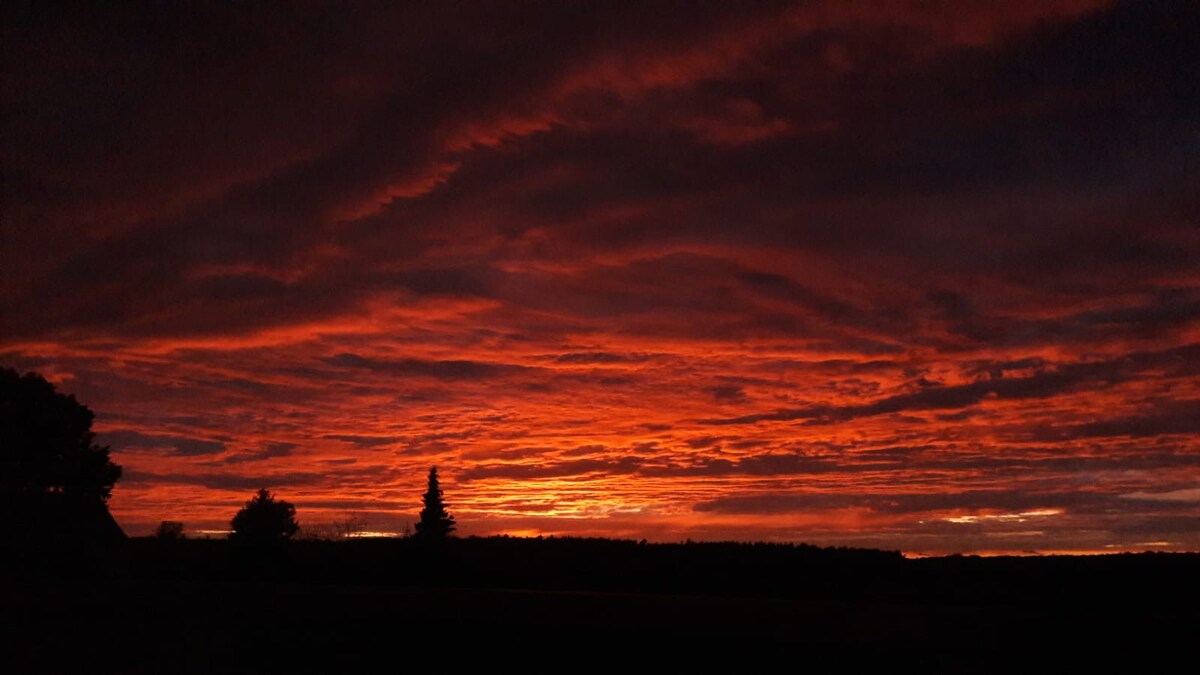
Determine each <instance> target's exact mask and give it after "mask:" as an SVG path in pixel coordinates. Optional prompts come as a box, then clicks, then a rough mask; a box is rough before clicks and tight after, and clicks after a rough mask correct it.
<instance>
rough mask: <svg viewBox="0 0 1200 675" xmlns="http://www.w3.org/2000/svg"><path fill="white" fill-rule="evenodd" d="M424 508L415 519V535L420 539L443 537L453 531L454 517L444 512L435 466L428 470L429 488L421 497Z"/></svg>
mask: <svg viewBox="0 0 1200 675" xmlns="http://www.w3.org/2000/svg"><path fill="white" fill-rule="evenodd" d="M422 500H424V502H425V508H423V509H421V519H420V520H419V521H417V536H418V537H420V538H422V539H444V538H446V537H448V536H450V533H451V532H453V531H454V518H451V517H450V514H449V513H447V512H446V504H445V503H443V502H442V488H441V486H440V485H438V475H437V467H436V466H435V467H433V468H431V469H430V470H429V488H428V489H427V490H425V495H424V496H423V497H422Z"/></svg>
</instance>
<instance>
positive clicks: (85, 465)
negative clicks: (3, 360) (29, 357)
mask: <svg viewBox="0 0 1200 675" xmlns="http://www.w3.org/2000/svg"><path fill="white" fill-rule="evenodd" d="M95 417H96V416H95V415H94V414H93V413H92V411H91V410H89V409H88V407H87V406H85V405H83V404H82V403H80V402H79V401H76V400H75V397H74V396H68V395H66V394H60V393H58V392H57V391H55V390H54V385H52V384H50V383H49V382H47V381H46V379H45V378H43V377H42V376H41V375H37V374H35V373H27V374H25V375H19V374H18V373H17V371H15V370H12V369H9V368H0V491H3V492H4V493H6V494H16V493H20V494H46V493H55V494H62V495H64V496H67V497H72V498H80V499H87V498H96V499H100V500H107V499H108V498H109V496H110V495H111V494H112V488H113V484H114V483H116V482H117V479H119V478H120V477H121V467H120V466H117V465H116V464H114V463H113V462H112V461H111V460H110V459H109V457H108V451H109V448H108V447H107V446H100V445H96V444H95V443H93V439H94V438H95V434H93V433H92V421H93V420H94V419H95Z"/></svg>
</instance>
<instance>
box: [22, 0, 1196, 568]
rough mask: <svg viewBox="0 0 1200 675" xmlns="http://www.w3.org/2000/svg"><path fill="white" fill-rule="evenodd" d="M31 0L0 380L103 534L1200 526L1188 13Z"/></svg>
mask: <svg viewBox="0 0 1200 675" xmlns="http://www.w3.org/2000/svg"><path fill="white" fill-rule="evenodd" d="M59 4H60V3H42V2H33V3H23V2H13V3H5V4H4V8H3V10H0V11H2V12H3V20H2V22H0V26H2V28H0V30H2V32H3V35H2V36H0V53H2V54H3V57H2V58H3V78H2V79H0V82H2V85H0V89H2V96H3V118H2V125H3V126H2V129H0V153H2V154H0V163H2V169H3V195H2V203H0V209H2V211H0V213H2V219H3V220H2V229H0V366H7V367H12V368H17V369H18V370H22V371H29V370H34V371H37V372H39V373H42V374H43V375H45V376H46V377H47V378H48V379H50V380H51V381H53V382H55V383H56V385H57V386H58V387H59V388H60V390H62V391H65V392H69V393H72V394H75V395H76V396H77V397H78V398H79V400H80V401H82V402H83V403H85V404H86V405H88V406H89V407H91V408H92V409H93V410H94V411H95V412H96V413H97V421H96V428H97V430H98V431H99V432H100V435H99V439H100V441H101V442H102V443H105V444H110V445H111V446H112V448H113V455H114V459H115V461H117V462H118V463H120V464H121V465H123V466H124V469H125V474H124V478H123V479H122V480H121V481H120V482H119V483H118V484H117V487H116V488H115V490H114V492H113V497H112V500H111V508H112V511H113V514H114V515H115V516H116V518H117V520H118V521H119V522H120V523H121V525H122V526H123V527H124V528H125V530H126V531H127V532H129V533H130V534H145V533H148V532H150V531H152V530H153V528H154V527H155V526H156V525H157V524H158V522H159V521H160V520H164V519H170V520H180V521H183V522H184V523H185V524H186V526H187V528H188V530H189V532H192V533H196V532H201V531H205V530H211V531H218V530H222V529H226V528H227V527H228V522H229V519H230V517H231V516H232V515H233V513H234V512H235V511H236V510H237V508H238V507H239V506H240V505H241V504H242V503H243V502H245V500H246V499H248V498H249V497H250V496H251V493H252V492H253V490H254V489H256V488H258V487H262V486H266V487H269V488H271V489H272V490H273V491H275V492H276V493H277V495H278V496H279V497H281V498H284V499H287V500H289V501H292V502H294V503H295V504H296V505H297V508H298V518H299V520H300V521H301V524H302V525H303V524H306V523H307V524H310V525H311V524H320V523H327V522H330V521H332V520H334V519H337V518H340V517H342V516H343V515H344V514H346V513H348V512H358V513H361V514H362V517H363V518H364V520H365V522H366V526H367V529H369V530H370V531H373V532H381V533H393V532H400V531H402V530H403V529H404V526H405V524H406V523H411V522H414V521H415V518H416V513H417V511H418V510H419V508H420V494H421V492H422V491H423V482H424V480H425V473H426V472H427V471H428V468H429V467H430V466H431V465H435V464H436V465H437V466H438V467H439V472H440V473H441V474H442V477H443V487H444V489H445V491H446V499H447V501H448V503H449V504H450V511H451V513H452V514H453V515H454V516H455V517H456V518H457V519H458V521H459V530H460V533H463V534H492V533H510V534H524V535H532V534H546V535H549V534H559V535H564V534H580V535H602V536H615V537H630V538H637V539H641V538H647V539H650V540H652V541H655V540H657V541H677V540H682V539H686V538H691V539H696V540H709V539H721V540H725V539H736V540H751V539H754V540H760V539H761V540H774V541H805V542H811V543H817V544H823V545H856V546H871V547H882V548H888V549H900V550H903V551H906V552H910V553H945V552H1024V551H1042V552H1047V551H1079V552H1095V551H1121V550H1164V551H1167V550H1198V549H1200V68H1198V67H1197V66H1198V64H1200V3H1196V2H1190V1H1180V2H1134V3H1128V4H1110V3H1105V2H1094V1H1090V0H1065V1H1059V2H1049V1H1047V2H1028V3H1024V4H1021V3H1016V2H1005V1H999V0H997V1H996V2H949V1H947V2H912V3H909V2H842V1H833V0H830V1H827V2H821V1H817V2H802V3H795V4H783V3H775V2H772V3H761V4H760V3H747V2H736V3H735V2H729V3H715V2H714V3H708V2H695V3H665V4H664V3H580V2H545V3H474V2H471V3H462V4H458V3H413V5H415V6H410V7H404V8H401V7H399V6H397V5H398V4H399V3H395V4H394V3H370V2H355V3H330V4H328V5H322V4H319V3H297V4H293V3H281V4H280V5H265V4H260V3H250V2H238V3H232V2H231V3H209V2H196V3H146V4H144V5H140V6H139V5H136V4H130V5H128V6H126V7H124V8H122V9H114V8H113V7H110V6H109V3H97V4H95V5H93V6H80V7H75V8H65V7H61V6H59Z"/></svg>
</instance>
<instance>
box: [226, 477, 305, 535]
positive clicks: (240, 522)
mask: <svg viewBox="0 0 1200 675" xmlns="http://www.w3.org/2000/svg"><path fill="white" fill-rule="evenodd" d="M229 526H230V527H231V528H232V529H233V532H232V533H231V534H230V535H229V538H230V539H238V540H242V541H276V540H280V539H290V538H291V537H292V536H293V535H295V534H296V532H297V531H298V530H299V529H300V526H299V525H298V524H297V523H296V507H295V506H293V505H292V504H291V503H290V502H285V501H283V500H282V499H280V500H276V499H275V495H273V494H271V493H270V492H268V491H267V489H266V488H262V489H261V490H259V491H258V492H257V493H256V494H255V495H254V498H253V499H251V500H250V501H248V502H246V505H245V506H244V507H242V510H241V511H238V512H237V515H235V516H234V517H233V520H232V521H230V523H229Z"/></svg>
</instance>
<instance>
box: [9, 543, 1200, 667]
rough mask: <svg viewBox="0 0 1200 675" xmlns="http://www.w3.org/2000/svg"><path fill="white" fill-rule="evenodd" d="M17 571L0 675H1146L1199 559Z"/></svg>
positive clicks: (746, 553)
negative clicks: (619, 671)
mask: <svg viewBox="0 0 1200 675" xmlns="http://www.w3.org/2000/svg"><path fill="white" fill-rule="evenodd" d="M18 562H20V561H18ZM29 562H30V561H29V560H28V559H26V560H25V561H24V562H23V563H21V564H19V565H17V567H19V569H16V570H13V571H12V572H11V573H10V574H8V575H7V577H6V580H5V581H4V582H0V593H3V599H4V608H3V620H4V626H5V630H6V637H7V638H8V643H9V644H10V645H12V646H11V647H10V648H9V649H8V650H7V654H8V659H7V661H6V664H8V665H11V666H12V668H6V667H0V670H4V671H5V672H131V673H165V672H195V673H201V672H203V673H223V672H272V671H290V672H313V671H316V672H365V671H374V670H378V669H379V665H378V664H380V663H384V664H387V667H386V668H385V669H386V670H389V671H392V670H395V671H400V670H407V669H411V668H412V667H417V664H419V663H424V662H426V661H428V660H430V659H433V660H442V661H445V662H446V663H448V664H463V663H469V662H480V661H482V662H484V663H487V664H491V665H495V666H500V665H501V664H503V665H505V666H506V667H508V666H512V665H516V666H520V667H527V668H531V669H535V670H558V671H567V672H573V671H576V670H585V671H587V670H590V669H591V668H592V667H593V666H597V665H599V664H617V665H622V664H623V665H622V667H627V668H636V667H637V665H638V664H639V663H641V662H642V661H643V660H648V659H653V660H655V661H657V662H660V663H673V664H675V665H683V664H696V663H705V662H706V661H707V662H708V664H709V665H713V664H715V663H716V662H717V661H714V659H721V660H724V659H729V658H733V659H737V660H738V661H740V662H741V663H742V664H743V666H747V665H748V664H750V663H765V662H768V661H770V660H772V659H775V660H776V662H777V663H785V664H788V669H806V668H807V667H815V668H817V670H818V672H820V671H827V670H830V669H835V670H841V669H849V670H858V669H859V668H861V667H863V666H866V665H870V666H872V667H877V666H884V667H901V666H903V669H902V670H904V671H907V670H909V669H911V668H912V667H918V668H922V669H925V670H928V671H931V672H939V671H976V672H1001V671H1008V672H1023V671H1042V670H1066V671H1075V670H1076V669H1078V668H1080V667H1082V666H1083V665H1084V664H1092V665H1097V664H1098V665H1104V666H1108V668H1113V667H1116V666H1117V665H1119V664H1123V665H1126V666H1128V667H1134V668H1136V669H1144V668H1146V667H1149V665H1150V664H1153V663H1163V662H1164V660H1165V659H1166V658H1168V657H1169V656H1171V655H1178V656H1181V657H1184V658H1187V659H1189V660H1190V659H1192V658H1195V655H1196V649H1197V636H1198V635H1200V611H1198V610H1197V607H1198V604H1197V600H1198V599H1200V598H1198V597H1197V594H1196V591H1195V590H1193V588H1192V586H1194V585H1195V577H1196V572H1197V571H1200V556H1194V555H1164V554H1143V555H1122V556H1106V557H1102V558H1067V557H1047V558H1021V559H1017V558H990V559H979V558H942V559H926V560H904V559H902V558H900V557H899V556H896V555H894V554H887V553H882V552H870V551H845V550H841V551H833V550H821V549H812V548H808V547H780V546H738V545H724V544H692V545H639V544H636V543H633V542H610V541H595V540H503V539H487V540H463V541H454V542H450V543H449V545H447V546H443V547H436V548H432V549H430V548H422V547H418V546H414V545H412V543H410V542H398V541H358V542H347V543H313V542H310V543H304V542H297V543H294V544H291V545H289V546H286V547H279V548H271V549H245V548H239V547H235V546H233V545H231V544H229V543H228V542H223V541H186V542H171V543H164V542H157V541H152V540H132V541H130V542H127V543H126V544H125V545H124V546H122V547H121V548H120V549H118V550H114V551H109V552H106V553H103V554H94V553H93V554H88V555H83V556H79V557H75V558H71V557H66V556H60V557H59V558H58V559H57V560H56V561H53V562H43V563H42V564H40V565H38V566H36V567H34V566H32V565H30V564H29ZM81 658H82V659H84V660H85V661H86V662H88V663H90V664H91V666H90V667H88V668H84V669H81V668H79V667H78V666H77V665H76V664H77V663H78V662H79V661H78V660H79V659H81ZM780 659H782V660H780ZM448 668H449V667H448ZM755 669H756V670H757V668H755Z"/></svg>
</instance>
